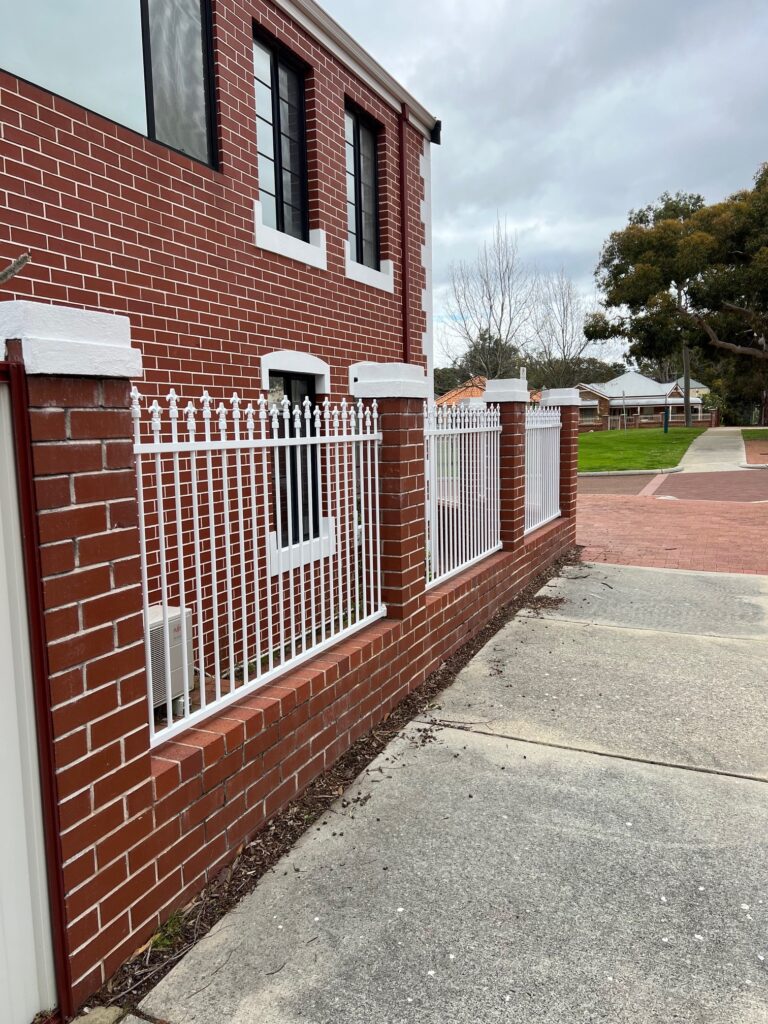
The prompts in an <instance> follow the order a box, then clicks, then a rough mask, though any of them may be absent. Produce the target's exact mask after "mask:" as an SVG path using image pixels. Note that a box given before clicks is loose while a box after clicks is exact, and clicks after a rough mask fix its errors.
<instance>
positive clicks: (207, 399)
mask: <svg viewBox="0 0 768 1024" xmlns="http://www.w3.org/2000/svg"><path fill="white" fill-rule="evenodd" d="M201 402H202V404H203V419H204V420H209V419H210V418H211V396H210V395H209V394H208V392H207V391H203V397H202V398H201Z"/></svg>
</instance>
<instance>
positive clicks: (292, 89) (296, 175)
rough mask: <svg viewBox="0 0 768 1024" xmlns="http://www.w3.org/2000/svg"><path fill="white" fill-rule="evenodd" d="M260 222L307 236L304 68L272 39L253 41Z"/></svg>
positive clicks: (298, 235)
mask: <svg viewBox="0 0 768 1024" xmlns="http://www.w3.org/2000/svg"><path fill="white" fill-rule="evenodd" d="M253 63H254V74H255V90H256V149H257V152H258V161H259V200H260V202H261V216H262V221H263V222H264V224H266V225H267V226H268V227H271V228H276V229H277V230H278V231H283V232H285V233H286V234H288V235H293V237H294V238H300V239H302V240H303V241H307V239H308V238H309V215H308V199H307V152H306V130H305V115H304V70H303V67H302V65H301V64H300V63H299V62H298V60H297V59H296V58H294V57H292V55H291V54H290V53H288V51H286V50H285V49H284V48H283V47H281V46H279V45H278V44H277V43H271V42H267V41H266V40H265V39H263V38H262V37H257V38H255V39H254V41H253Z"/></svg>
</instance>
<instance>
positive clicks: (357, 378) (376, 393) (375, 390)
mask: <svg viewBox="0 0 768 1024" xmlns="http://www.w3.org/2000/svg"><path fill="white" fill-rule="evenodd" d="M349 393H350V394H351V395H353V396H354V397H355V398H421V399H426V398H428V397H429V396H428V393H427V376H426V374H425V372H424V368H423V367H421V366H416V365H414V364H413V363H353V364H352V366H350V368H349Z"/></svg>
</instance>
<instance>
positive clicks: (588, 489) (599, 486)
mask: <svg viewBox="0 0 768 1024" xmlns="http://www.w3.org/2000/svg"><path fill="white" fill-rule="evenodd" d="M651 480H653V477H652V476H650V475H648V474H639V475H637V476H633V475H630V474H627V475H626V476H580V477H579V494H639V493H640V491H642V489H643V488H644V487H645V485H646V484H647V483H649V482H650V481H651Z"/></svg>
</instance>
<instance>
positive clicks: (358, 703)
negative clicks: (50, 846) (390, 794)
mask: <svg viewBox="0 0 768 1024" xmlns="http://www.w3.org/2000/svg"><path fill="white" fill-rule="evenodd" d="M29 398H30V407H31V408H30V417H31V428H32V438H33V464H34V474H35V482H36V491H37V502H38V517H39V528H40V540H41V560H42V572H43V577H44V579H43V594H44V605H45V614H46V628H47V644H48V658H49V663H50V672H51V692H52V695H53V697H52V719H53V730H54V740H55V763H56V784H57V789H58V797H59V804H58V813H59V826H60V831H61V843H62V851H63V874H64V884H65V888H66V915H67V921H66V931H67V941H68V944H69V956H70V964H71V971H72V977H73V982H74V990H73V996H74V1003H75V1004H76V1005H79V1004H80V1003H82V1002H83V1001H84V1000H85V999H86V998H87V996H88V995H90V994H91V993H92V992H93V991H94V990H95V989H97V988H98V987H99V986H100V985H101V984H102V983H103V982H104V981H105V980H106V979H107V978H108V977H109V975H110V974H111V973H112V972H113V971H114V970H115V969H116V968H117V967H118V966H119V965H120V964H121V963H122V962H123V961H124V960H125V959H126V958H127V957H129V956H130V954H131V953H132V952H133V951H134V950H135V949H136V948H137V947H138V946H139V945H140V944H141V943H142V942H144V941H145V940H146V939H147V938H148V937H149V936H150V935H151V934H152V933H153V932H154V931H155V930H156V929H157V927H158V926H159V925H160V924H161V923H162V921H163V920H165V919H166V918H167V916H168V915H169V914H170V913H171V911H172V910H174V909H176V908H178V907H180V906H183V905H184V904H185V903H187V902H188V901H189V899H190V897H191V896H192V895H193V894H194V893H196V892H197V891H199V890H200V889H201V888H202V887H203V886H204V885H205V884H206V882H208V881H209V880H211V879H212V878H213V877H215V875H216V874H217V872H218V871H219V870H220V869H221V868H222V866H223V865H225V864H226V863H227V862H228V861H230V860H231V859H232V857H233V856H234V854H235V852H236V850H237V849H238V847H239V845H240V843H241V842H242V841H243V840H245V839H247V838H249V837H250V836H252V835H253V834H254V833H255V832H256V831H257V830H258V828H260V827H261V826H262V825H263V824H264V822H265V821H266V820H267V819H268V818H269V817H270V816H272V815H273V814H275V813H276V812H277V811H278V810H279V809H280V808H281V807H283V806H284V805H285V804H286V803H287V802H288V801H289V800H290V799H291V798H292V797H294V796H295V795H296V794H297V793H298V792H300V791H301V790H302V789H303V788H304V787H305V786H306V785H307V784H308V783H309V782H310V781H311V780H312V779H313V778H314V777H315V776H316V775H317V774H318V773H319V772H321V771H322V770H323V769H324V768H326V767H329V766H330V765H331V764H333V762H334V761H335V760H336V759H337V758H338V757H339V756H340V754H341V753H343V752H344V751H345V750H346V749H347V748H348V747H349V745H350V744H351V743H352V742H353V741H354V740H355V739H357V738H358V737H359V736H361V735H362V734H363V733H365V732H366V731H368V730H369V729H370V728H371V727H372V726H374V725H375V724H376V723H377V722H379V721H381V720H382V718H383V717H384V716H385V715H386V714H387V712H388V711H389V710H390V709H391V708H392V707H393V706H394V705H395V704H397V703H398V701H400V700H401V699H402V698H403V697H404V696H405V695H406V694H407V693H408V692H409V691H410V690H412V689H413V688H414V687H416V686H418V685H419V684H420V683H421V682H422V681H423V680H424V678H425V677H426V675H427V674H428V673H429V672H431V671H432V670H433V669H435V668H437V667H438V665H439V664H440V663H441V662H442V661H443V660H444V659H445V658H446V657H447V656H448V655H449V654H450V653H451V652H452V651H454V650H456V649H457V648H458V647H459V646H461V644H462V643H463V642H464V641H466V640H467V639H469V638H470V637H471V636H473V635H474V634H475V633H476V632H477V631H478V630H479V629H480V628H481V627H482V626H483V625H484V624H485V623H486V622H487V621H488V619H489V618H490V617H491V616H492V615H493V613H494V612H495V611H496V610H497V609H498V608H499V607H501V606H502V605H503V604H504V603H505V602H507V601H509V600H510V599H511V598H512V597H513V596H514V595H515V594H516V593H517V592H518V591H519V590H520V589H521V588H522V587H523V586H524V585H525V583H526V582H527V581H528V580H529V579H530V577H531V576H532V575H533V574H534V573H535V572H537V571H538V570H539V569H540V568H541V567H542V566H543V565H544V564H546V563H547V562H549V561H550V560H551V559H553V558H554V557H556V556H557V555H558V554H559V553H560V552H562V551H563V550H564V549H565V548H567V547H569V546H570V545H571V544H572V543H573V541H574V531H575V520H574V519H572V518H563V519H559V520H556V521H555V522H553V523H551V524H549V525H548V526H546V527H543V528H542V529H541V530H538V531H536V532H534V533H532V534H530V535H529V536H528V537H526V538H525V539H524V540H523V539H520V540H519V542H518V543H516V544H515V545H514V546H513V550H510V551H504V552H503V553H499V554H496V555H493V556H490V557H489V558H488V559H486V560H484V561H483V562H482V563H480V564H478V565H477V566H475V567H473V568H472V569H469V570H467V571H465V572H464V573H462V574H460V575H459V576H457V577H455V578H454V579H452V580H450V581H448V582H447V583H445V584H442V585H441V586H438V587H436V588H435V589H433V590H431V591H430V592H429V593H426V594H425V593H424V584H423V572H424V565H423V559H424V554H423V504H422V503H423V490H422V487H423V482H422V472H423V462H422V454H421V451H420V446H419V443H418V441H417V440H416V439H415V434H414V432H416V433H418V431H417V426H418V415H419V413H418V411H417V409H416V407H417V406H419V405H420V403H418V402H415V401H413V400H408V399H400V400H396V401H394V400H386V401H382V406H383V413H382V430H383V433H384V435H385V441H384V447H385V448H387V446H390V447H391V449H392V452H394V453H398V454H397V457H393V456H392V455H391V454H390V455H389V456H387V455H386V453H383V457H382V467H384V466H387V467H388V469H387V476H386V479H387V480H388V481H389V484H388V485H387V484H382V499H384V496H385V495H386V494H388V495H389V497H390V498H391V499H392V501H391V502H390V504H389V505H387V502H386V501H384V500H382V516H383V522H382V526H383V527H385V526H387V527H388V528H389V529H390V532H391V535H390V536H389V545H390V546H389V556H390V558H391V559H393V560H394V562H395V563H396V562H398V561H400V562H401V565H400V568H398V566H397V565H396V564H392V565H390V567H389V571H390V572H391V573H393V574H394V575H393V577H392V578H391V579H390V581H389V586H390V592H391V595H390V599H391V600H392V601H393V605H394V604H396V601H397V594H398V591H399V593H400V595H401V597H402V602H401V604H400V606H399V608H394V607H393V611H394V613H395V615H394V616H393V617H390V618H387V619H385V620H381V621H380V622H378V623H376V624H374V625H372V626H370V627H368V628H366V629H365V630H363V631H361V632H360V633H358V634H357V635H356V636H355V637H353V638H351V639H349V640H347V641H345V642H343V643H341V644H339V645H337V646H336V647H334V648H332V649H330V650H329V651H326V652H324V653H322V654H321V655H320V656H318V657H317V658H315V659H313V660H312V661H311V662H308V663H307V664H306V665H305V666H302V667H300V668H298V669H296V670H295V671H293V672H291V673H290V674H287V675H285V676H284V677H282V678H281V679H280V680H278V681H276V682H275V683H273V684H271V685H268V686H265V687H263V688H262V689H260V690H259V691H257V692H256V693H254V694H252V695H250V696H247V697H245V698H244V699H243V700H242V701H241V702H240V703H238V704H237V705H236V706H231V707H228V708H226V709H224V710H222V711H221V712H220V713H219V714H217V715H214V716H212V717H211V718H210V719H208V720H207V721H205V722H204V723H202V724H201V725H200V727H198V728H193V729H190V730H188V731H187V732H185V733H183V734H182V735H181V736H179V737H178V738H176V739H174V740H171V741H170V742H167V743H165V744H163V745H161V746H159V747H157V748H155V749H154V750H150V747H149V735H148V727H147V702H146V679H145V674H144V648H143V642H142V621H141V612H140V609H141V597H140V593H139V584H138V580H139V565H138V554H137V552H138V536H137V529H136V501H135V480H134V475H133V470H132V468H131V463H132V459H131V446H130V442H129V441H128V438H129V437H130V433H131V422H130V413H129V409H128V405H129V396H128V388H127V384H126V383H125V382H111V381H92V380H82V379H66V378H47V379H34V378H30V379H29ZM571 411H572V412H573V413H574V416H575V413H576V410H571ZM564 413H565V415H564V431H563V435H564V448H563V450H564V452H566V453H569V452H571V451H572V448H571V447H570V446H569V445H570V442H571V441H573V439H574V438H575V435H576V431H575V422H576V421H575V418H574V417H572V419H573V422H572V423H571V419H569V415H568V412H567V411H566V410H564ZM419 437H420V435H419ZM569 439H570V440H569ZM513 448H514V443H513ZM563 465H564V469H565V470H566V471H567V472H571V473H572V472H573V461H572V458H571V457H570V455H567V456H566V457H565V458H564V463H563ZM518 482H519V481H514V480H513V481H511V485H512V486H513V487H515V486H516V484H517V483H518ZM513 514H514V513H513ZM414 573H419V574H420V576H419V579H418V580H417V579H416V576H415V575H414ZM397 615H399V616H401V617H396V616H397Z"/></svg>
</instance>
